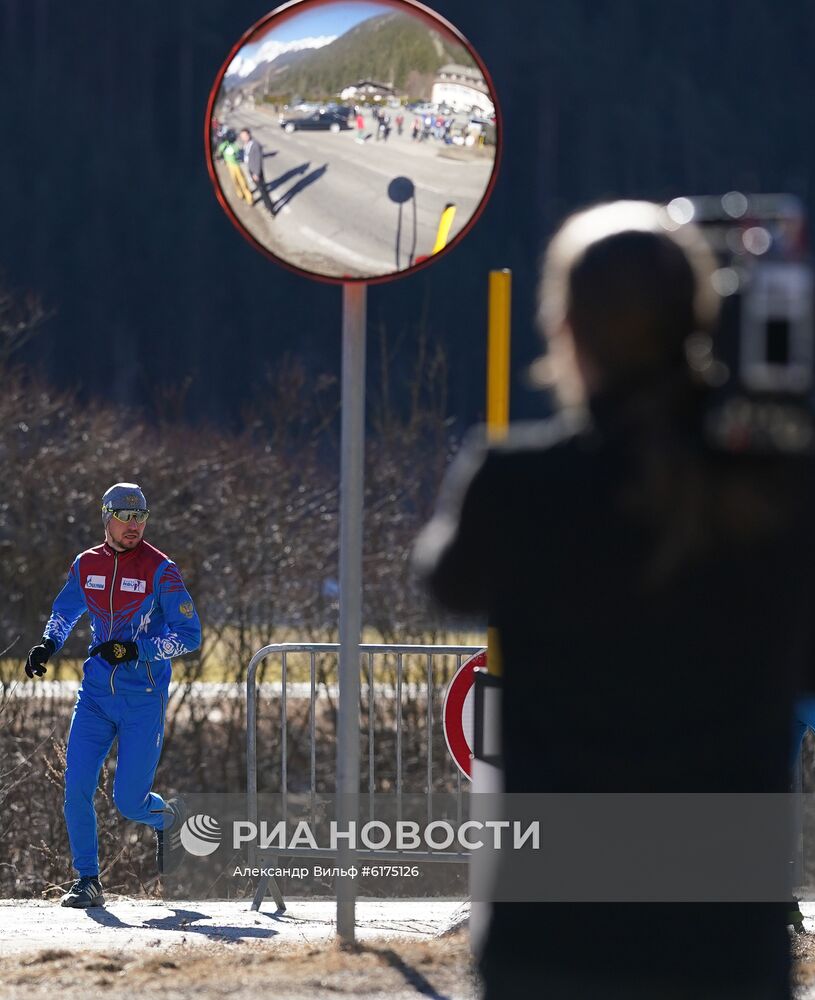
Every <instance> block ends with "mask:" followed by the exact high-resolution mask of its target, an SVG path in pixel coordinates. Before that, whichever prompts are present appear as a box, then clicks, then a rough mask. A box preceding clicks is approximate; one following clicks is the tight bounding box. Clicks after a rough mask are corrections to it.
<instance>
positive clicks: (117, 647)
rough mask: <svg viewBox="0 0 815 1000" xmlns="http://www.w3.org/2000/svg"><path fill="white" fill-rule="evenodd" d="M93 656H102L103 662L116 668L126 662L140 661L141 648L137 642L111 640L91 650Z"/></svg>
mask: <svg viewBox="0 0 815 1000" xmlns="http://www.w3.org/2000/svg"><path fill="white" fill-rule="evenodd" d="M91 656H101V657H102V659H103V660H107V661H108V663H109V664H110V665H111V666H112V667H114V666H116V664H117V663H124V662H125V661H126V660H138V658H139V647H138V646H137V645H136V643H135V642H120V641H119V640H118V639H109V640H108V641H107V642H101V643H100V644H99V645H98V646H94V647H93V649H92V650H91Z"/></svg>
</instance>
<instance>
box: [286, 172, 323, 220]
mask: <svg viewBox="0 0 815 1000" xmlns="http://www.w3.org/2000/svg"><path fill="white" fill-rule="evenodd" d="M326 170H328V164H327V163H324V164H323V165H322V166H321V167H317V169H316V170H312V172H311V173H310V174H308V175H307V176H306V177H303V178H302V180H299V181H298V182H297V183H296V184H293V185H292V186H291V187H290V188H289V190H288V191H286V193H285V194H283V195H281V196H280V197H279V198H278V199H277V201H276V202H275V206H274V210H275V215H277V213H278V212H279V211H280V209H281V208H283V207H284V206H285V205H288V203H289V202H290V201H291V200H292V198H296V197H297V195H298V194H300V192H301V191H304V190H305V189H306V188H307V187H310V186H311V185H312V184H313V183H314V182H315V181H318V180H319V179H320V178H321V177H322V176H323V174H324V173H325V172H326Z"/></svg>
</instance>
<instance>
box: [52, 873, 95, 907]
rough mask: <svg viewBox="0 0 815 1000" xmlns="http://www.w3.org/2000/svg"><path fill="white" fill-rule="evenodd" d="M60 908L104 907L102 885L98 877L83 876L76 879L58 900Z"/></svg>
mask: <svg viewBox="0 0 815 1000" xmlns="http://www.w3.org/2000/svg"><path fill="white" fill-rule="evenodd" d="M60 903H61V904H62V906H75V907H78V908H80V909H85V908H86V907H88V906H104V905H105V897H104V896H103V895H102V883H101V882H100V881H99V876H98V875H84V876H83V877H82V878H78V879H77V880H76V882H74V884H73V885H72V886H71V888H70V889H69V890H68V891H67V892H66V893H65V895H64V896H63V897H62V899H61V900H60Z"/></svg>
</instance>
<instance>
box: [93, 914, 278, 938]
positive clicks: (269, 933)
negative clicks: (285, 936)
mask: <svg viewBox="0 0 815 1000" xmlns="http://www.w3.org/2000/svg"><path fill="white" fill-rule="evenodd" d="M172 911H173V912H172V913H171V914H169V915H167V916H165V917H153V918H152V919H150V920H139V921H137V922H136V923H132V924H129V923H126V922H125V921H124V920H121V919H120V918H119V917H117V916H116V914H115V913H111V911H110V910H108V909H105V907H104V906H89V907H88V908H87V909H86V910H85V911H84V912H85V913H86V914H87V916H88V917H89V918H90V919H91V920H93V921H94V922H95V923H97V924H102V925H103V926H104V927H120V928H123V929H125V928H127V929H130V930H135V929H137V928H139V927H145V928H149V929H151V930H159V931H183V932H184V933H185V934H202V935H203V936H204V937H211V938H213V939H214V938H217V939H218V940H224V939H227V940H230V941H235V940H237V939H238V938H272V937H277V935H278V933H279V932H278V931H276V930H274V929H272V928H270V927H238V926H232V925H229V924H200V925H198V924H196V923H195V922H196V921H197V920H209V919H210V916H209V914H208V913H199V912H198V911H197V910H180V909H176V908H174V907H173V908H172Z"/></svg>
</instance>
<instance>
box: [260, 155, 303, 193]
mask: <svg viewBox="0 0 815 1000" xmlns="http://www.w3.org/2000/svg"><path fill="white" fill-rule="evenodd" d="M310 166H311V163H310V162H307V163H301V164H300V166H299V167H292V168H291V170H287V171H286V172H285V173H283V174H281V175H280V176H279V177H275V179H274V180H273V181H267V182H266V190H267V191H273V190H274V189H275V188H276V187H280V185H281V184H285V183H286V181H289V180H291V179H292V177H299V176H300V175H301V174H304V173H305V172H306V171H307V170H308V168H309V167H310Z"/></svg>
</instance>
